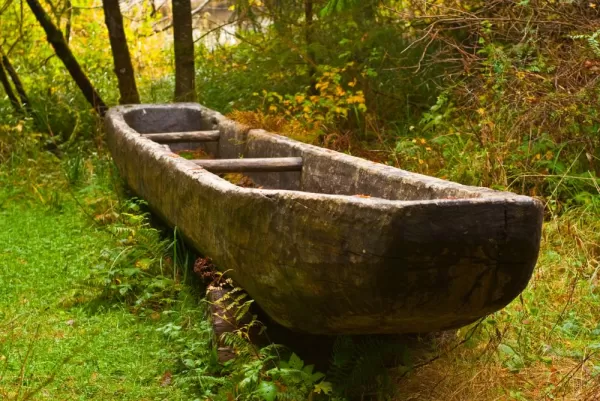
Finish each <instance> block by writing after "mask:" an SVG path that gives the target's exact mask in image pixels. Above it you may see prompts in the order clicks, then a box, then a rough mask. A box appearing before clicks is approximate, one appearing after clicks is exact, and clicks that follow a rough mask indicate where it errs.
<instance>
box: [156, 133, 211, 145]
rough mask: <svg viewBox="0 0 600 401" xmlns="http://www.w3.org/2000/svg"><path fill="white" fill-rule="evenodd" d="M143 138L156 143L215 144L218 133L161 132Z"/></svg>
mask: <svg viewBox="0 0 600 401" xmlns="http://www.w3.org/2000/svg"><path fill="white" fill-rule="evenodd" d="M144 137H146V138H148V139H152V140H153V141H154V142H158V143H177V142H216V141H218V140H219V131H218V130H211V131H188V132H161V133H156V134H144Z"/></svg>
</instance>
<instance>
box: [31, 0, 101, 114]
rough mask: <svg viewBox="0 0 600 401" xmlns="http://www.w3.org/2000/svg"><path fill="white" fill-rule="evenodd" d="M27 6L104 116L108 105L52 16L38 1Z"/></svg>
mask: <svg viewBox="0 0 600 401" xmlns="http://www.w3.org/2000/svg"><path fill="white" fill-rule="evenodd" d="M27 4H28V5H29V8H31V11H32V12H33V14H34V15H35V18H36V19H37V20H38V22H39V23H40V25H41V26H42V28H44V31H45V32H46V37H47V39H48V43H50V44H51V45H52V47H53V48H54V51H55V53H56V55H57V56H58V58H60V60H61V61H62V62H63V64H64V65H65V67H66V68H67V70H68V71H69V73H70V74H71V77H72V78H73V80H74V81H75V83H76V84H77V86H79V89H81V92H82V93H83V95H84V96H85V98H86V99H87V101H88V102H89V103H90V104H91V105H92V107H93V108H94V110H96V112H97V113H98V114H99V115H100V116H104V114H105V113H106V109H107V107H106V104H104V102H103V101H102V98H101V97H100V95H99V94H98V92H97V91H96V89H95V88H94V87H93V86H92V83H91V82H90V80H89V79H88V77H87V76H86V75H85V73H84V72H83V70H82V69H81V66H80V65H79V63H78V62H77V60H76V59H75V56H73V53H71V49H69V46H68V45H67V43H66V42H65V38H64V36H63V34H62V32H61V31H60V29H58V28H57V27H56V25H54V23H52V20H51V19H50V16H48V14H47V13H46V11H44V9H43V8H42V6H41V5H40V3H39V2H38V1H37V0H27Z"/></svg>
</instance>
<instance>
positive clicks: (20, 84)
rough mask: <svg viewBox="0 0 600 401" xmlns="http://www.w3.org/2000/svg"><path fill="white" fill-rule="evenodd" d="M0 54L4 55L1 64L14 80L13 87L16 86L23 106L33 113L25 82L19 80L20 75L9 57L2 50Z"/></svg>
mask: <svg viewBox="0 0 600 401" xmlns="http://www.w3.org/2000/svg"><path fill="white" fill-rule="evenodd" d="M0 53H1V54H2V59H1V64H2V66H3V67H4V69H5V70H6V72H7V73H8V75H9V76H10V79H11V80H12V82H13V85H14V86H15V90H16V91H17V94H18V95H19V99H21V104H22V105H23V106H24V107H25V110H27V112H29V113H31V111H32V109H31V103H30V102H29V97H27V93H26V92H25V88H24V87H23V82H22V81H21V79H20V78H19V74H17V71H16V70H15V68H14V67H13V65H12V63H11V62H10V60H9V59H8V56H7V55H6V54H5V53H4V51H3V50H2V49H1V48H0Z"/></svg>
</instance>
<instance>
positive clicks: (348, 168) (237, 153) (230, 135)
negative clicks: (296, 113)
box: [125, 106, 488, 200]
mask: <svg viewBox="0 0 600 401" xmlns="http://www.w3.org/2000/svg"><path fill="white" fill-rule="evenodd" d="M125 120H126V121H127V123H128V124H129V126H130V127H132V128H133V129H134V130H136V131H137V132H139V133H140V134H147V135H145V137H147V138H149V139H151V140H153V141H157V142H159V143H162V144H165V145H166V146H168V147H169V149H170V150H171V151H173V152H179V151H183V150H189V151H201V152H202V153H204V154H206V155H207V156H208V158H210V159H221V160H224V159H225V160H231V163H229V164H230V166H229V167H230V168H229V169H227V163H223V164H222V166H223V168H222V170H218V171H215V172H220V173H222V172H228V171H230V172H248V171H249V172H250V174H248V176H250V178H251V179H252V181H253V182H255V183H256V184H257V185H259V186H260V187H262V188H266V189H286V190H297V191H304V192H315V193H324V194H339V195H363V196H371V197H376V198H382V199H389V200H425V199H448V198H453V199H454V198H478V197H481V196H483V195H484V194H486V192H488V191H486V190H485V189H480V188H478V189H477V191H472V190H470V189H469V187H463V186H459V185H454V186H452V185H450V186H447V185H446V183H445V182H443V181H441V180H435V179H432V178H431V177H426V176H420V175H418V174H413V173H406V172H403V171H402V170H398V169H394V168H386V167H385V166H383V165H381V164H376V163H370V162H366V161H364V162H365V163H363V164H362V165H357V164H356V161H355V160H348V159H347V158H343V157H339V155H340V154H339V153H338V152H333V151H329V150H327V149H322V148H317V147H313V146H308V145H305V144H299V143H297V142H295V141H291V140H288V139H287V138H283V137H274V136H273V135H272V134H269V133H266V132H265V131H262V130H248V129H244V128H243V127H241V126H236V127H231V126H229V124H228V123H230V122H227V123H225V126H224V128H225V129H223V127H221V128H222V129H221V130H219V127H220V124H219V123H220V122H222V121H220V119H219V118H218V117H215V116H214V115H213V114H212V113H206V112H202V110H199V109H197V110H194V109H186V108H172V107H169V106H166V107H162V108H161V107H155V108H152V109H149V110H132V111H130V112H128V113H126V114H125ZM227 128H229V129H227ZM242 158H243V159H263V161H264V163H263V166H264V170H265V171H263V172H252V169H247V170H244V169H241V171H240V170H236V169H235V166H233V165H234V164H236V160H237V159H242ZM269 158H273V159H286V158H288V161H287V164H286V163H285V160H280V163H281V165H282V166H283V167H282V168H279V171H278V168H277V166H276V165H274V166H270V164H269V162H268V160H266V159H269ZM298 158H302V163H301V164H302V166H301V167H302V168H296V167H299V166H298V164H299V163H298V160H297V159H298ZM237 163H238V164H240V163H243V162H242V161H240V160H237ZM198 164H199V165H202V162H199V163H198ZM204 165H210V162H209V163H204ZM285 165H287V168H286V167H285ZM257 170H258V169H257ZM288 170H291V171H288ZM415 178H417V180H415ZM433 181H439V183H438V184H440V185H438V186H431V185H424V184H426V183H432V182H433Z"/></svg>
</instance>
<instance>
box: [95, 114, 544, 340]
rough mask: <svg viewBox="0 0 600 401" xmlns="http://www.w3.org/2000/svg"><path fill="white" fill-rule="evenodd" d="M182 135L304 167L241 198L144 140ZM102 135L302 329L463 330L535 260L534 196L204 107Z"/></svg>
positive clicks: (139, 189) (129, 174)
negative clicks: (439, 174) (214, 132)
mask: <svg viewBox="0 0 600 401" xmlns="http://www.w3.org/2000/svg"><path fill="white" fill-rule="evenodd" d="M129 124H131V125H129ZM194 124H195V125H194ZM175 125H180V126H185V127H186V128H179V130H183V129H185V130H207V129H218V130H219V132H220V134H221V139H220V141H219V142H218V146H219V148H218V154H219V156H220V157H222V158H223V157H225V158H236V157H244V158H261V157H262V158H264V157H302V159H303V167H302V171H301V172H282V173H268V174H261V177H258V176H259V174H257V175H256V176H257V177H256V180H255V178H254V177H253V180H255V182H257V184H258V185H261V186H264V188H263V189H258V188H242V187H238V186H235V185H233V184H231V183H230V182H228V181H226V180H224V179H222V178H220V177H218V176H217V175H215V174H212V173H211V172H209V171H207V170H205V169H198V167H197V165H196V164H194V163H193V162H191V161H190V160H186V159H184V158H180V157H174V156H173V154H172V153H171V152H169V151H167V150H165V149H163V148H162V147H161V145H159V144H157V143H153V142H151V141H146V140H144V139H143V137H142V136H141V135H140V134H139V132H152V131H153V132H158V131H157V130H162V131H163V132H164V131H168V130H173V131H175V130H177V128H175V129H172V128H169V129H167V127H174V126H175ZM106 127H107V133H108V143H109V147H110V149H111V152H112V154H113V157H114V159H115V163H116V165H117V167H118V168H119V171H120V173H121V175H122V176H123V177H124V179H125V180H126V182H127V183H128V184H129V185H130V186H131V188H132V189H133V190H134V191H135V192H136V193H137V194H138V195H139V196H140V197H142V198H144V199H145V200H146V201H148V203H149V205H150V206H151V207H152V209H153V210H154V211H155V212H156V213H158V214H159V215H160V216H162V217H163V218H164V219H165V220H166V221H167V222H168V223H169V224H170V225H172V226H177V227H178V229H179V230H181V232H182V233H183V234H184V235H185V237H186V238H187V240H188V241H189V242H190V243H191V244H192V245H193V246H194V247H195V248H197V250H198V251H200V252H201V253H203V254H204V255H208V256H210V257H212V259H213V260H214V261H215V263H216V264H217V265H218V266H219V267H220V268H222V269H225V270H227V271H228V272H229V273H228V275H229V276H230V277H231V278H232V279H233V280H235V281H236V282H237V283H238V284H239V285H240V286H241V287H243V288H244V289H245V290H246V291H247V292H248V293H249V294H250V295H251V296H252V297H253V298H254V299H255V300H256V302H257V304H258V305H260V306H261V307H262V309H263V310H264V311H265V312H266V313H268V314H269V315H270V316H271V317H272V318H273V319H274V320H275V321H277V322H278V323H280V324H282V325H283V326H286V327H288V328H292V329H294V330H298V331H304V332H310V333H315V334H367V333H407V332H413V333H414V332H431V331H440V330H445V329H451V328H455V327H460V326H462V325H465V324H468V323H470V322H473V321H475V320H477V319H479V318H481V317H483V316H485V315H487V314H489V313H492V312H495V311H497V310H499V309H501V308H503V307H504V306H506V305H507V304H508V303H509V302H510V301H512V300H513V299H514V298H515V297H516V296H517V295H518V294H519V293H520V292H521V291H522V290H523V289H524V288H525V287H526V285H527V283H528V281H529V279H530V277H531V274H532V271H533V268H534V266H535V263H536V259H537V255H538V251H539V244H540V237H541V225H542V218H543V206H542V205H541V203H540V202H539V201H537V200H535V199H532V198H529V197H526V196H519V195H516V194H512V193H507V192H499V191H493V190H490V189H485V188H476V187H468V186H464V185H460V184H456V183H452V182H448V181H444V180H440V179H436V178H433V177H427V176H423V175H419V174H414V173H410V172H407V171H403V170H399V169H396V168H392V167H389V166H385V165H381V164H376V163H372V162H369V161H366V160H363V159H360V158H356V157H352V156H349V155H345V154H341V153H338V152H334V151H330V150H327V149H322V148H319V147H315V146H311V145H307V144H302V143H299V142H296V141H293V140H291V139H289V138H285V137H282V136H278V135H274V134H270V133H267V132H264V131H261V130H249V129H248V128H244V127H242V126H240V125H238V124H236V123H234V122H232V121H230V120H227V119H226V118H225V117H223V116H221V115H220V114H218V113H216V112H213V111H211V110H209V109H206V108H204V107H202V106H200V105H195V104H180V105H140V106H134V107H129V108H126V107H117V108H114V109H111V111H109V113H108V116H107V118H106ZM190 127H191V128H190ZM262 176H265V178H264V181H258V180H261V179H263V178H262ZM265 183H267V184H268V185H265ZM356 195H360V196H356Z"/></svg>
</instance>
